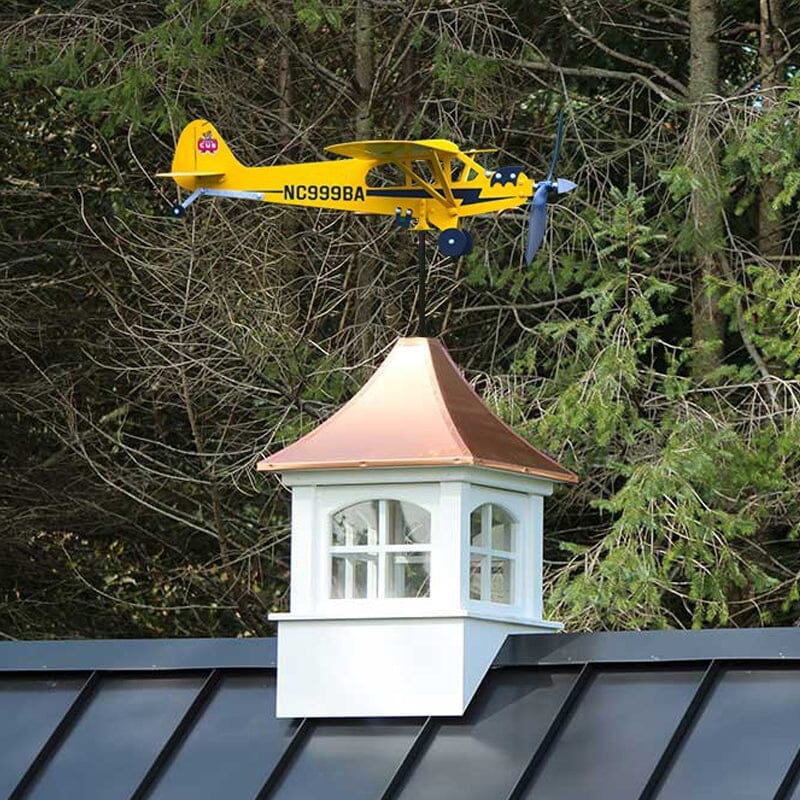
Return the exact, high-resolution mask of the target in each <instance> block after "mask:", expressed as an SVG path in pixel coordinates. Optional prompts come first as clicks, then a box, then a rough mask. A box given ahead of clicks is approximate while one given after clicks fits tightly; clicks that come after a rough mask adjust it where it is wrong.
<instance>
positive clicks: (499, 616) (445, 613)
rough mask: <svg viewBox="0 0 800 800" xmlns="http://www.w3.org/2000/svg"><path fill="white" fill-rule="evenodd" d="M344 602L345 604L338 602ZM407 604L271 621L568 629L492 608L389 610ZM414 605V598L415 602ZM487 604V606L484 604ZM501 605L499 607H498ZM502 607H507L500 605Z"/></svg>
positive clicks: (276, 616)
mask: <svg viewBox="0 0 800 800" xmlns="http://www.w3.org/2000/svg"><path fill="white" fill-rule="evenodd" d="M334 602H337V603H342V602H343V601H341V600H338V601H334ZM395 602H396V603H401V604H405V603H407V602H409V598H404V597H395V598H387V600H386V601H385V603H384V604H382V605H381V609H380V610H379V611H375V610H374V609H373V608H372V607H370V608H363V609H361V608H358V604H359V603H366V601H362V600H354V601H352V602H349V603H347V604H346V607H344V608H342V607H340V608H338V609H336V611H335V612H326V613H324V614H293V613H291V612H285V611H282V612H279V613H278V612H273V613H271V614H269V616H268V619H269V620H270V621H276V622H309V621H314V620H320V621H322V620H348V619H352V620H365V619H366V620H370V619H482V620H486V621H488V622H508V623H512V624H514V625H530V626H531V627H533V628H547V629H549V630H554V631H560V630H562V629H563V628H564V625H563V623H561V622H552V621H551V620H544V619H528V618H527V617H524V616H522V615H517V614H503V613H502V611H497V612H495V611H494V610H491V609H480V610H472V609H460V610H458V611H453V610H452V609H446V610H445V609H437V608H419V606H417V605H416V604H415V605H414V608H413V610H405V609H402V608H398V609H392V608H387V607H386V605H388V604H389V603H395ZM411 602H412V603H413V602H414V601H413V599H412V600H411ZM482 605H484V604H482ZM495 605H497V604H495ZM499 608H505V607H504V606H499Z"/></svg>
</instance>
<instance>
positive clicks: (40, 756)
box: [8, 671, 100, 800]
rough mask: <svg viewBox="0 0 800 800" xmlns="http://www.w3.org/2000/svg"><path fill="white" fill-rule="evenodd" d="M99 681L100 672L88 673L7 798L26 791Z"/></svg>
mask: <svg viewBox="0 0 800 800" xmlns="http://www.w3.org/2000/svg"><path fill="white" fill-rule="evenodd" d="M99 681H100V674H99V673H98V672H97V671H95V672H92V673H91V675H89V678H88V679H87V681H86V683H84V684H83V686H82V687H81V690H80V691H79V692H78V694H77V695H76V696H75V699H74V700H73V701H72V703H71V704H70V706H69V708H68V709H67V710H66V712H65V714H64V716H63V717H61V719H60V720H59V723H58V725H56V727H55V729H54V730H53V732H52V733H51V734H50V736H49V737H48V739H47V741H46V742H45V743H44V744H43V745H42V747H41V749H40V750H39V752H38V753H37V754H36V757H35V758H34V759H33V761H32V762H31V763H30V765H29V766H28V769H26V770H25V772H24V773H23V774H22V777H21V778H20V779H19V782H18V783H17V785H16V786H15V787H14V789H13V791H12V792H11V794H10V795H9V796H8V800H20V798H22V797H23V796H24V795H25V794H26V793H27V790H28V788H29V787H30V786H31V784H33V782H34V781H35V780H36V779H37V778H38V777H39V774H40V773H41V771H42V770H43V769H44V767H45V766H46V764H47V762H48V761H49V760H50V757H51V756H52V755H53V753H54V752H55V751H56V750H58V748H59V747H60V746H61V743H62V742H63V741H64V739H66V738H67V736H68V735H69V732H70V731H71V730H72V727H73V725H74V724H75V722H76V721H77V720H78V717H80V715H81V714H82V713H83V710H84V709H85V708H86V706H87V705H88V704H89V702H90V701H91V699H92V697H94V693H95V691H96V690H97V684H98V683H99Z"/></svg>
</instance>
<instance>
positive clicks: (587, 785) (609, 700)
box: [524, 665, 703, 800]
mask: <svg viewBox="0 0 800 800" xmlns="http://www.w3.org/2000/svg"><path fill="white" fill-rule="evenodd" d="M702 674H703V673H702V671H698V670H692V669H677V670H663V669H653V668H652V667H650V666H649V665H648V666H647V667H645V668H642V669H635V670H633V669H626V670H618V669H611V670H608V671H605V670H604V671H602V672H598V673H596V674H594V675H593V677H592V679H591V681H590V682H589V683H588V684H587V686H586V688H585V690H584V691H583V694H582V695H581V697H580V700H579V702H578V704H577V705H576V707H575V710H574V711H573V713H572V715H571V717H570V718H569V719H568V720H567V721H566V723H565V724H564V727H563V729H562V730H561V733H560V734H559V736H558V738H557V739H556V740H555V741H554V742H553V745H552V747H551V749H550V751H549V754H548V756H547V757H546V759H545V761H544V763H543V765H542V767H541V769H540V770H539V771H538V772H537V774H536V775H535V776H534V778H533V780H532V782H531V783H530V784H529V785H528V791H527V793H526V794H525V795H524V797H525V798H528V800H575V799H576V798H588V797H591V798H592V800H621V798H638V797H639V796H640V794H641V792H642V790H643V789H644V787H645V785H646V783H647V781H648V779H649V777H650V775H651V774H652V772H653V769H654V768H655V766H656V764H657V763H658V760H659V758H660V757H661V754H662V753H663V752H664V749H665V748H666V746H667V744H668V742H669V740H670V737H671V736H672V733H673V731H674V730H675V727H676V726H677V724H678V722H679V721H680V718H681V716H682V714H683V712H684V710H685V708H686V707H687V706H688V704H689V702H690V700H691V699H692V695H693V694H694V692H695V689H696V687H697V684H698V683H699V681H700V678H701V677H702ZM690 796H691V795H690V794H689V795H686V796H685V797H684V800H686V798H687V797H690Z"/></svg>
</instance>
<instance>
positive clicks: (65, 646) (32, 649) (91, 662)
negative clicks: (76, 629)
mask: <svg viewBox="0 0 800 800" xmlns="http://www.w3.org/2000/svg"><path fill="white" fill-rule="evenodd" d="M277 652H278V651H277V646H276V640H275V639H124V640H118V639H117V640H110V639H95V640H93V641H80V642H0V673H2V672H20V671H31V672H33V671H36V672H39V671H47V672H52V671H58V672H67V671H71V670H74V671H93V670H143V669H155V670H165V669H179V670H187V669H198V670H202V669H205V670H211V669H214V668H218V669H221V668H226V669H247V668H256V669H263V668H264V667H275V666H276V665H277Z"/></svg>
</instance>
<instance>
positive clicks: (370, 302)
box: [354, 0, 378, 360]
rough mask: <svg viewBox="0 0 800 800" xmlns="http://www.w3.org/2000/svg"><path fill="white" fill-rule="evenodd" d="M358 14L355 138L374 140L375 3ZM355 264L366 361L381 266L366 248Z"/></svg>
mask: <svg viewBox="0 0 800 800" xmlns="http://www.w3.org/2000/svg"><path fill="white" fill-rule="evenodd" d="M355 14H356V18H355V23H356V33H355V36H356V40H355V84H356V85H355V90H356V138H357V139H371V138H372V137H373V126H372V111H371V95H372V83H373V80H374V77H375V76H374V63H373V49H372V48H373V35H374V30H373V27H374V26H373V10H372V0H357V2H356V8H355ZM365 245H366V243H365ZM355 260H356V261H355V264H354V268H355V269H354V272H355V283H356V287H355V288H356V291H355V307H354V322H355V334H356V337H357V340H358V344H357V346H358V348H359V350H360V357H361V359H362V360H363V359H366V358H368V357H369V356H370V355H371V353H372V345H373V342H374V339H375V336H374V330H373V327H372V326H373V325H374V321H373V315H374V312H375V293H374V286H375V280H376V278H377V272H378V265H377V264H376V262H375V259H374V258H372V257H371V256H370V254H369V253H368V252H367V251H366V247H363V248H361V249H360V250H359V251H358V252H357V253H356V255H355Z"/></svg>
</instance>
